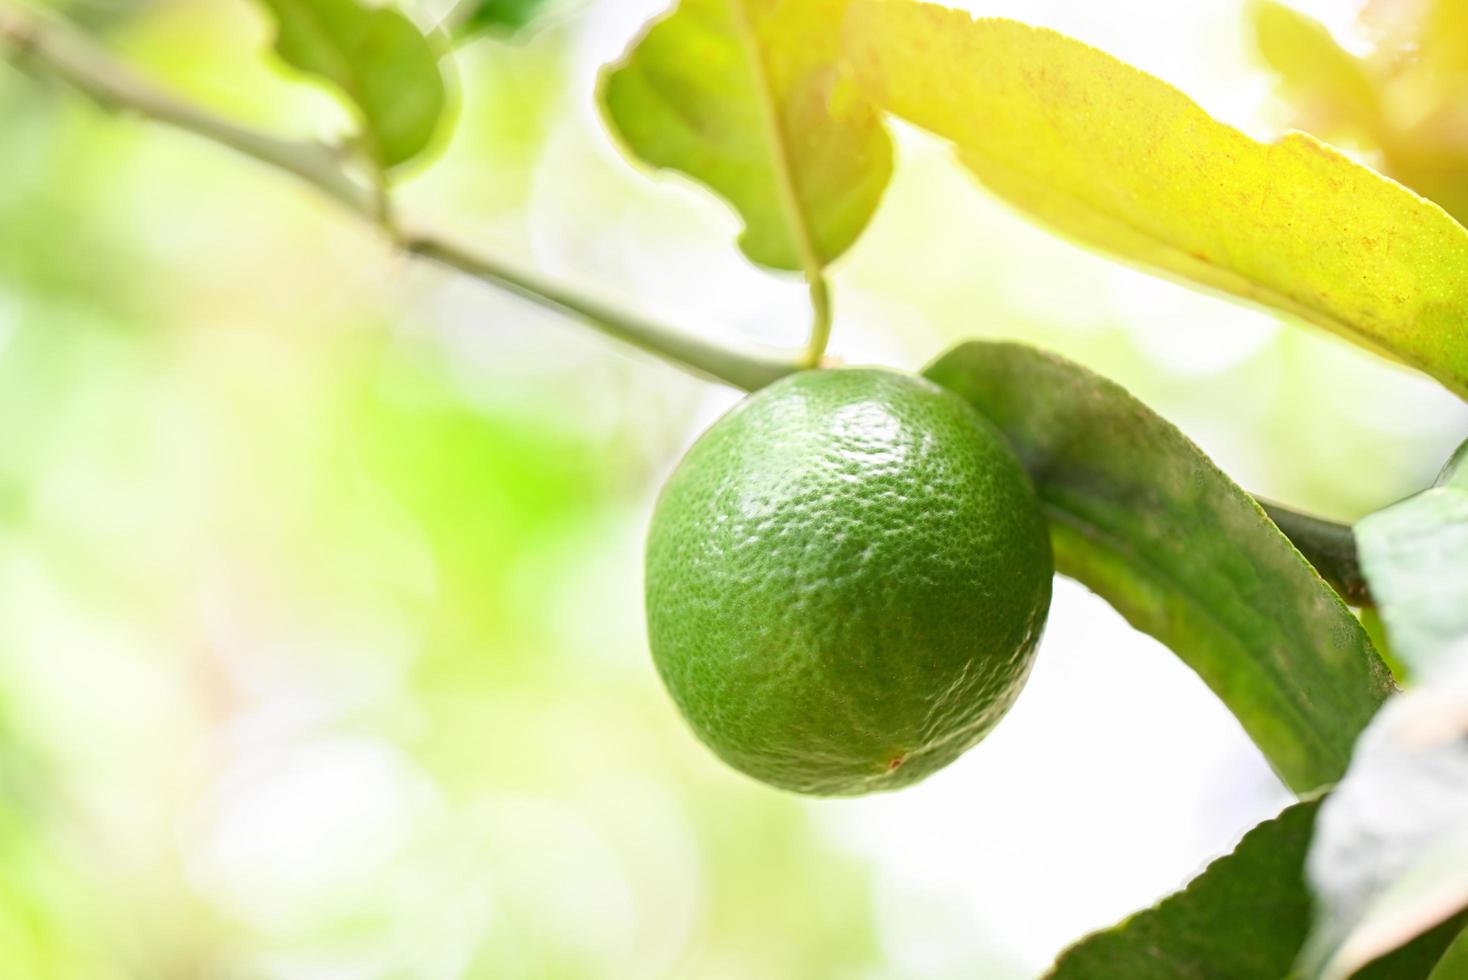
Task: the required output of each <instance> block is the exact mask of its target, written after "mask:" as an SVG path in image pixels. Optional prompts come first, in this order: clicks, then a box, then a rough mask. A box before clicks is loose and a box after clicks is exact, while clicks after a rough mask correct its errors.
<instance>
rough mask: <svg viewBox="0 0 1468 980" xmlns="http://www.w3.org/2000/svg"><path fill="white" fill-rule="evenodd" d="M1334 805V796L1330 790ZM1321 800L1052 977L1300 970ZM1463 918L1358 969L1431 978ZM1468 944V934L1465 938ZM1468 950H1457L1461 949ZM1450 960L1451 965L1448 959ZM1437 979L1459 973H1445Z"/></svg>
mask: <svg viewBox="0 0 1468 980" xmlns="http://www.w3.org/2000/svg"><path fill="white" fill-rule="evenodd" d="M1326 803H1327V805H1328V803H1329V798H1327V799H1326ZM1320 806H1321V803H1320V801H1319V800H1311V801H1308V802H1305V803H1296V804H1295V805H1294V806H1292V807H1289V808H1288V809H1286V810H1285V811H1284V812H1283V813H1281V814H1280V815H1279V816H1277V817H1275V818H1274V819H1273V820H1267V821H1265V822H1264V823H1261V824H1260V825H1259V826H1257V827H1255V828H1254V829H1253V830H1251V831H1249V832H1248V833H1247V834H1245V835H1244V839H1243V840H1241V841H1240V842H1239V845H1238V847H1236V848H1235V849H1234V851H1233V853H1232V854H1229V855H1227V856H1225V857H1221V858H1219V859H1218V860H1216V861H1214V862H1213V863H1212V864H1210V865H1209V866H1208V867H1207V868H1206V869H1204V871H1203V873H1202V874H1200V875H1198V877H1196V878H1194V879H1193V880H1192V881H1191V882H1189V883H1188V886H1187V887H1186V888H1184V889H1183V890H1182V891H1179V892H1177V893H1175V894H1173V895H1170V896H1168V897H1167V898H1165V899H1163V900H1162V901H1161V902H1159V903H1158V904H1156V905H1154V906H1153V907H1152V908H1150V909H1146V910H1144V911H1142V912H1138V913H1137V914H1136V915H1133V916H1131V917H1129V918H1127V919H1126V920H1124V921H1122V922H1121V923H1119V924H1117V925H1115V926H1112V927H1111V928H1110V929H1104V930H1102V931H1100V932H1097V933H1093V934H1092V935H1090V936H1087V937H1086V938H1085V939H1082V940H1081V941H1080V942H1078V943H1076V944H1075V945H1074V946H1072V947H1070V949H1068V950H1066V951H1065V952H1064V953H1062V954H1061V955H1060V958H1059V959H1058V960H1057V961H1056V963H1055V966H1054V967H1053V968H1052V970H1051V972H1050V973H1049V974H1047V975H1046V980H1121V978H1125V980H1281V978H1284V977H1294V976H1297V975H1298V974H1297V973H1295V964H1296V962H1297V958H1298V956H1299V953H1300V949H1301V947H1302V946H1303V945H1304V943H1305V941H1306V939H1307V937H1308V936H1309V933H1310V925H1311V918H1312V907H1313V899H1312V897H1311V894H1310V889H1309V886H1308V884H1307V882H1306V878H1305V862H1306V859H1307V854H1308V851H1309V847H1310V841H1311V837H1312V835H1313V833H1314V828H1315V827H1316V826H1317V824H1318V814H1319V809H1320ZM1461 928H1462V923H1461V922H1460V921H1458V920H1457V919H1453V920H1450V921H1448V922H1445V923H1444V924H1443V925H1442V926H1440V927H1438V928H1436V929H1434V930H1431V931H1430V932H1428V933H1426V934H1424V935H1422V936H1420V937H1418V938H1417V939H1416V940H1414V941H1413V942H1411V943H1409V944H1407V945H1406V946H1404V947H1402V948H1401V949H1398V950H1396V951H1394V952H1393V953H1391V954H1390V955H1388V956H1385V957H1383V958H1382V959H1379V960H1375V961H1373V962H1371V963H1370V964H1369V965H1367V966H1365V967H1364V968H1363V969H1360V970H1359V972H1357V973H1355V974H1353V976H1354V977H1355V978H1356V980H1423V978H1425V977H1427V975H1428V973H1429V972H1431V971H1432V970H1433V966H1434V964H1437V963H1438V961H1439V959H1442V960H1443V962H1444V963H1447V961H1448V959H1449V958H1451V957H1452V956H1453V951H1450V952H1449V954H1448V956H1447V957H1444V956H1443V950H1444V948H1445V947H1447V946H1448V944H1449V943H1450V942H1451V941H1452V940H1453V938H1454V937H1455V936H1456V935H1457V934H1458V932H1459V930H1461ZM1458 945H1459V946H1464V947H1468V943H1459V944H1458ZM1464 953H1468V949H1463V950H1458V951H1457V954H1458V955H1459V956H1462V955H1463V954H1464ZM1448 966H1449V967H1450V966H1451V964H1449V965H1448ZM1444 969H1445V967H1444V966H1443V965H1439V966H1438V970H1437V972H1434V973H1433V974H1432V976H1433V980H1460V978H1461V977H1465V976H1468V972H1465V973H1461V974H1459V973H1450V972H1443V971H1444Z"/></svg>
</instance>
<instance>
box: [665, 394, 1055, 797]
mask: <svg viewBox="0 0 1468 980" xmlns="http://www.w3.org/2000/svg"><path fill="white" fill-rule="evenodd" d="M646 572H647V575H646V589H647V596H646V598H647V614H648V634H649V640H650V644H651V647H652V653H653V658H654V660H655V662H656V664H657V668H658V672H659V674H661V676H662V678H663V681H664V683H665V684H666V685H667V688H668V690H669V692H670V693H671V694H672V696H673V700H674V701H675V702H676V703H677V705H678V707H679V709H680V710H681V711H682V713H683V715H684V717H686V718H687V720H688V722H689V723H690V724H691V725H692V727H693V730H694V732H695V733H696V734H697V735H698V737H699V738H700V739H702V740H703V741H704V742H705V743H706V744H707V745H708V746H709V747H710V748H712V749H713V750H714V752H716V753H717V754H718V755H719V756H720V757H721V758H722V759H723V760H724V761H725V762H727V763H729V764H730V765H731V766H733V767H734V768H736V769H738V770H740V771H742V772H744V773H747V774H748V775H750V776H753V777H755V778H756V779H759V780H762V781H764V782H766V783H769V784H771V785H774V786H778V787H781V788H783V789H787V790H793V791H796V792H801V793H812V794H818V795H828V796H829V795H856V794H860V793H868V792H872V791H876V790H888V789H895V788H897V787H900V786H905V785H908V784H910V783H913V782H916V781H917V780H919V779H922V778H923V777H924V776H926V775H928V774H929V773H932V772H935V771H936V770H938V769H940V768H942V767H943V766H945V765H947V764H948V763H949V762H951V761H953V760H954V759H955V758H957V757H958V756H959V755H961V754H962V753H963V752H964V751H965V750H966V749H968V748H969V747H970V746H972V745H973V744H974V743H975V742H977V741H979V739H981V738H982V737H983V736H984V735H985V734H986V733H987V732H988V731H989V730H990V729H991V728H992V727H993V726H994V724H995V723H996V722H997V721H998V720H999V718H1000V717H1001V716H1002V715H1003V714H1004V713H1005V711H1007V710H1008V709H1009V706H1010V705H1011V704H1012V703H1013V702H1014V699H1015V697H1016V696H1017V695H1018V693H1019V690H1020V688H1021V687H1022V686H1023V685H1024V681H1025V678H1026V676H1027V675H1028V673H1029V670H1030V666H1031V664H1032V662H1033V659H1034V652H1035V646H1036V644H1037V643H1038V641H1039V637H1040V633H1041V630H1042V628H1043V626H1044V623H1045V616H1046V614H1047V612H1048V611H1049V607H1050V589H1051V582H1052V578H1053V574H1054V563H1053V558H1052V556H1051V551H1050V539H1049V536H1048V532H1047V529H1046V525H1045V521H1044V518H1043V516H1042V515H1041V512H1040V506H1039V502H1038V500H1037V499H1036V496H1035V493H1034V490H1033V488H1032V486H1031V484H1030V482H1029V479H1028V477H1027V476H1026V474H1025V472H1024V470H1023V469H1022V468H1021V466H1020V463H1019V461H1018V460H1017V459H1016V458H1015V456H1014V454H1013V453H1012V452H1011V451H1010V449H1009V447H1008V445H1007V444H1006V443H1005V441H1004V439H1003V437H1002V436H1001V435H1000V434H999V432H998V431H997V430H996V429H995V428H994V427H993V426H992V425H991V424H990V423H989V422H988V421H987V420H985V419H984V418H983V417H982V416H981V415H979V413H978V412H977V411H975V410H974V409H973V408H972V407H971V406H969V404H968V403H966V402H965V401H963V400H962V399H961V398H959V397H958V396H957V395H955V394H953V393H952V392H950V391H948V390H947V389H944V388H941V387H939V386H937V385H935V384H933V383H931V382H929V381H927V380H925V379H922V378H919V377H916V376H914V375H910V374H902V373H897V372H894V371H886V370H868V369H844V370H830V371H807V372H802V373H799V374H794V375H790V376H788V377H786V378H783V379H781V380H780V381H777V382H775V383H774V384H772V385H770V386H768V387H766V388H763V389H761V390H760V391H758V392H756V393H755V394H753V395H751V396H750V397H748V398H746V399H745V400H744V401H743V402H741V403H740V404H739V405H737V406H736V407H735V408H734V409H733V410H732V411H730V412H729V413H728V414H727V415H725V416H724V417H723V418H721V419H720V420H719V421H718V422H716V423H715V424H714V425H713V426H712V427H711V428H710V429H709V430H708V431H707V432H705V433H704V434H703V436H702V437H700V438H699V440H698V441H697V442H696V443H695V444H694V445H693V447H692V448H691V449H690V450H689V451H688V453H687V455H686V456H684V458H683V460H682V461H681V462H680V463H679V465H678V468H677V469H676V471H675V472H674V473H673V475H672V477H671V478H670V479H669V480H668V483H667V485H666V486H665V487H664V488H663V492H662V495H661V497H660V498H659V500H658V503H657V507H656V509H655V511H654V514H653V518H652V525H651V529H650V531H649V534H648V542H647V569H646Z"/></svg>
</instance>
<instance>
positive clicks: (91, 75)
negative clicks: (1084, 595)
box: [0, 7, 1371, 605]
mask: <svg viewBox="0 0 1468 980" xmlns="http://www.w3.org/2000/svg"><path fill="white" fill-rule="evenodd" d="M0 49H3V51H0V53H3V54H4V55H5V57H6V58H7V59H8V60H10V61H11V62H13V63H14V64H15V65H16V66H17V67H19V68H21V69H22V70H24V71H27V72H28V73H30V74H32V75H36V76H38V77H50V78H54V79H57V80H59V81H62V82H65V83H66V84H67V85H70V86H71V87H72V88H74V89H76V90H77V91H78V92H81V93H82V94H84V95H86V96H88V97H89V98H91V99H92V100H93V101H94V102H96V103H97V104H98V105H100V106H102V107H104V108H107V109H112V110H115V111H121V112H132V113H136V114H137V115H139V116H142V117H144V118H147V119H151V120H153V121H155V122H160V123H163V124H165V125H168V126H172V127H174V128H175V129H180V130H184V131H186V132H190V133H193V134H195V135H197V136H200V137H203V138H204V139H208V140H212V141H213V142H215V143H219V144H221V145H223V146H227V147H229V148H230V149H232V150H235V151H236V152H238V153H241V154H243V155H244V156H247V157H250V158H252V159H254V160H257V161H259V162H261V163H265V164H268V165H269V166H272V167H275V168H276V169H278V170H282V171H285V172H286V173H289V174H293V175H294V176H296V177H298V178H300V179H301V180H303V181H305V182H306V183H307V184H310V185H311V186H312V187H315V188H316V189H317V190H318V191H320V192H321V193H322V194H324V195H326V196H327V197H329V198H331V199H332V200H334V201H336V202H337V203H338V204H340V205H342V206H343V207H344V208H346V209H347V210H348V211H349V212H351V213H352V214H355V215H356V216H357V217H359V218H361V219H363V220H365V221H367V222H369V223H371V224H373V225H375V226H377V227H379V228H381V227H382V226H381V224H380V223H379V221H378V206H379V205H378V199H377V194H376V192H375V191H374V190H373V188H372V187H370V186H368V185H367V184H364V183H362V182H360V181H358V180H355V179H353V177H352V176H351V174H350V173H348V171H347V170H346V169H345V168H344V167H343V165H342V161H341V159H340V156H339V154H338V153H337V152H336V151H335V150H334V149H332V148H331V147H329V146H326V145H325V144H322V143H318V142H314V141H298V140H286V139H281V138H279V137H276V136H273V135H271V134H268V133H262V132H259V131H257V130H254V129H250V128H248V127H245V126H241V125H239V124H237V123H235V122H232V121H230V120H227V119H223V118H221V117H219V116H217V115H215V114H213V113H211V112H209V111H208V110H206V109H204V108H202V107H200V106H196V105H194V104H192V103H189V102H186V101H184V100H182V99H180V98H178V97H176V96H174V95H172V94H170V93H168V92H165V91H163V90H162V89H160V88H158V87H156V86H154V85H153V84H152V83H151V82H149V81H147V80H146V79H144V78H143V77H142V76H140V75H138V74H137V73H135V72H133V71H131V70H129V69H128V68H126V67H124V66H122V65H120V64H118V63H117V62H116V61H114V60H113V59H112V57H111V56H110V55H109V54H108V53H107V52H106V51H105V50H104V49H102V48H101V47H100V46H98V45H97V44H95V43H94V42H92V41H91V40H89V39H87V38H86V37H84V36H82V35H81V34H79V33H78V32H76V31H75V30H73V29H71V28H69V27H67V26H66V25H64V24H62V23H59V22H57V21H54V20H42V19H41V18H40V17H39V16H37V15H35V14H32V13H28V12H25V11H21V10H18V9H15V8H9V7H5V8H0ZM403 224H404V225H405V226H406V227H409V228H411V227H412V222H403ZM383 231H384V232H385V233H387V234H389V235H390V236H392V237H394V240H395V241H396V242H397V244H399V245H400V246H401V247H403V248H404V249H406V250H407V251H408V252H410V253H411V254H414V255H418V256H421V257H423V258H426V259H430V260H432V261H434V262H438V263H440V264H443V265H447V266H450V267H452V268H454V269H457V270H459V271H460V272H463V273H465V274H467V275H470V276H473V277H474V278H476V279H480V280H482V281H484V282H486V283H489V284H491V285H494V286H497V287H499V288H501V289H504V290H507V291H509V292H512V293H514V294H515V295H517V296H520V297H522V298H524V299H527V300H529V301H530V302H533V303H536V304H538V305H540V306H543V307H545V308H547V309H551V310H555V311H557V312H559V313H562V314H565V315H568V316H571V317H574V318H575V319H578V320H580V321H582V322H583V323H586V324H587V325H589V326H591V327H593V328H595V329H597V330H599V331H601V332H602V333H604V334H607V335H608V336H611V337H615V338H616V339H618V340H621V341H623V342H625V343H628V344H632V345H634V346H637V347H640V348H642V349H643V350H645V351H648V352H650V353H652V354H655V355H657V356H658V357H661V358H663V359H664V360H666V361H669V362H670V363H672V364H674V365H676V366H678V367H680V368H683V369H684V370H687V371H692V372H694V373H696V374H698V375H701V376H704V377H707V378H711V379H714V380H716V381H721V382H724V383H725V384H729V385H732V386H734V387H736V388H740V389H743V390H746V391H753V390H755V389H758V388H762V387H764V386H765V385H767V384H769V383H770V382H772V381H774V380H776V379H778V378H781V377H783V376H784V375H787V374H791V373H793V372H794V371H797V370H799V369H800V368H801V367H802V366H804V365H803V364H802V363H801V358H800V356H799V355H797V354H789V353H782V352H777V351H771V350H765V349H759V348H755V347H753V346H750V347H742V348H741V347H733V346H729V345H725V344H717V343H714V342H713V341H710V340H708V339H706V338H704V337H702V336H700V335H699V334H697V333H694V332H691V331H683V330H677V329H674V328H672V327H668V326H664V325H661V324H657V323H652V322H650V321H647V320H643V319H641V318H639V317H635V316H632V315H629V314H626V313H623V312H620V311H618V310H615V309H613V308H611V307H610V306H607V305H605V304H603V303H600V302H598V301H596V300H594V299H591V298H588V297H586V296H581V295H578V294H576V293H575V292H573V291H572V290H569V289H566V288H564V287H561V286H557V285H555V284H552V283H549V282H545V281H542V280H541V279H539V278H538V277H536V276H534V275H532V274H529V273H526V272H523V271H520V270H517V269H514V268H511V267H510V266H508V265H505V264H503V263H501V262H499V261H497V260H496V259H494V258H492V257H491V256H488V255H485V254H482V253H480V252H477V251H475V250H473V249H471V248H470V247H468V246H466V245H462V244H457V243H452V242H449V241H446V240H444V239H442V238H440V237H437V236H434V235H429V234H415V233H413V232H405V233H402V234H401V235H394V233H393V232H391V231H390V230H389V229H385V228H384V229H383ZM823 287H824V282H823V281H820V280H817V281H815V282H813V283H812V289H813V294H812V295H813V300H814V302H815V304H816V309H817V324H818V326H817V334H816V335H815V336H813V337H812V345H811V352H818V351H820V350H821V349H823V348H824V346H825V336H824V331H823V330H822V328H821V327H820V324H821V322H822V311H823V307H824V304H823V302H822V300H823V299H824V297H823V295H820V292H821V290H822V289H823ZM826 309H828V308H826ZM826 320H827V322H828V320H829V315H828V313H827V314H826ZM1264 507H1265V509H1266V510H1267V511H1268V513H1269V516H1270V517H1271V518H1272V519H1273V520H1274V522H1275V524H1277V525H1278V526H1279V528H1280V530H1281V531H1283V532H1284V533H1285V535H1286V536H1287V537H1289V538H1290V540H1291V541H1293V542H1294V544H1295V546H1296V547H1297V548H1299V550H1300V552H1301V554H1303V555H1304V556H1305V558H1306V559H1308V560H1309V561H1310V562H1311V563H1312V564H1314V565H1315V567H1316V568H1317V569H1319V571H1320V573H1321V576H1322V577H1323V578H1325V580H1326V581H1327V582H1329V583H1330V584H1331V585H1332V586H1333V587H1335V588H1336V590H1337V591H1339V592H1340V593H1341V595H1342V596H1343V597H1345V599H1346V600H1347V601H1348V602H1351V603H1353V604H1355V605H1367V604H1370V601H1371V600H1370V594H1369V593H1368V591H1367V588H1366V582H1365V580H1364V579H1363V578H1362V575H1361V569H1360V566H1359V564H1358V563H1357V560H1356V543H1355V538H1354V537H1353V536H1352V533H1351V529H1350V528H1349V527H1346V526H1344V525H1340V524H1333V523H1331V522H1329V521H1322V520H1319V519H1318V518H1313V517H1308V516H1306V515H1303V514H1298V513H1296V512H1294V511H1291V510H1288V509H1287V508H1284V507H1281V506H1279V505H1277V504H1273V503H1265V504H1264Z"/></svg>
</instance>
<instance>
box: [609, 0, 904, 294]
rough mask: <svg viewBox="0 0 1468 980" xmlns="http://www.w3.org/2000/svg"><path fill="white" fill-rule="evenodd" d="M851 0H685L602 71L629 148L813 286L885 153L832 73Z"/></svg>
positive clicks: (873, 188)
mask: <svg viewBox="0 0 1468 980" xmlns="http://www.w3.org/2000/svg"><path fill="white" fill-rule="evenodd" d="M845 8H846V0H681V2H680V3H679V4H678V5H677V6H676V8H675V9H674V10H673V11H672V12H671V13H669V14H668V15H666V16H665V17H663V18H662V19H661V20H659V21H657V22H656V23H654V24H653V25H652V26H651V28H649V30H648V31H647V32H646V33H645V34H644V35H643V36H642V37H641V38H640V39H639V40H638V41H637V43H636V44H635V45H634V46H633V48H632V50H631V51H629V52H628V53H627V55H626V57H625V58H624V59H623V60H622V61H621V62H620V63H618V64H616V65H613V66H611V67H610V68H609V69H608V71H607V72H606V74H605V75H604V77H603V83H602V91H601V101H602V105H603V107H604V109H605V110H606V114H607V116H608V119H609V120H610V122H611V124H612V126H613V128H614V129H615V130H616V131H617V133H618V134H619V135H620V136H621V138H622V140H623V141H624V142H625V144H626V146H627V148H628V149H629V150H630V151H631V152H632V153H633V154H635V155H636V156H638V157H639V158H641V159H642V160H644V161H645V162H647V163H649V164H652V165H653V166H655V167H665V168H668V169H671V170H676V171H679V172H681V173H684V174H686V175H688V176H690V177H692V178H694V179H695V180H697V181H699V182H701V183H703V184H706V185H707V186H709V187H711V188H712V189H713V190H715V191H717V192H718V193H719V194H720V195H722V196H723V197H724V198H725V199H727V200H728V201H729V202H730V203H731V204H733V205H734V207H735V208H736V209H737V210H738V211H739V213H740V215H741V216H742V217H743V218H744V221H745V231H744V235H743V236H742V237H741V239H740V246H741V247H742V248H743V249H744V252H745V254H746V255H748V256H749V257H750V258H751V259H752V260H754V261H755V262H758V263H760V264H762V265H766V266H771V267H773V268H778V269H795V270H803V271H804V272H805V273H806V275H807V276H808V277H810V278H812V280H814V279H815V278H816V277H817V276H818V275H819V272H820V269H821V268H822V267H823V266H824V265H825V264H827V263H829V262H830V261H832V260H833V259H835V258H836V257H837V256H839V255H840V254H841V253H842V252H844V251H845V250H846V249H847V248H848V247H850V245H851V243H852V242H853V241H855V240H856V237H857V236H858V235H859V234H860V233H861V231H862V229H863V228H864V227H865V226H866V224H867V222H868V220H869V219H870V218H871V215H872V212H873V211H874V210H875V209H876V206H877V202H878V200H879V199H880V198H881V195H882V191H883V190H884V189H885V187H886V185H887V180H888V177H889V176H890V174H891V169H892V149H891V145H890V142H889V139H888V136H887V132H886V129H885V128H884V127H883V124H882V120H881V118H880V116H879V114H878V113H877V112H876V110H875V109H873V108H872V107H871V105H869V104H868V103H867V102H866V101H865V100H864V99H862V98H860V96H859V93H857V92H856V91H855V89H854V88H853V87H852V85H851V83H850V81H849V80H847V79H844V78H843V77H842V76H841V74H840V72H839V71H838V70H837V66H836V62H837V60H838V56H839V54H840V26H841V21H842V17H843V16H844V14H845Z"/></svg>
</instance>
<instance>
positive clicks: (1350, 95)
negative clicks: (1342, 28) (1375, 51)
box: [1253, 0, 1382, 135]
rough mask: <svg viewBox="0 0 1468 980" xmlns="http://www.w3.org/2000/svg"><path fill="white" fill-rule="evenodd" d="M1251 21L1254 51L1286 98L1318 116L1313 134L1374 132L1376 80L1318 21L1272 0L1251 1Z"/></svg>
mask: <svg viewBox="0 0 1468 980" xmlns="http://www.w3.org/2000/svg"><path fill="white" fill-rule="evenodd" d="M1253 19H1254V36H1255V39H1256V41H1257V42H1258V45H1259V53H1260V55H1261V56H1263V58H1264V60H1265V62H1267V63H1268V64H1269V67H1270V68H1272V69H1274V71H1275V73H1276V74H1278V75H1279V77H1280V81H1281V82H1282V83H1283V85H1284V88H1285V89H1286V91H1287V92H1288V94H1289V95H1290V97H1291V98H1293V99H1294V100H1296V101H1298V102H1301V103H1304V104H1306V105H1307V106H1309V107H1310V110H1311V114H1312V115H1313V116H1317V117H1321V118H1319V120H1318V123H1317V126H1318V127H1319V128H1316V129H1315V132H1320V130H1321V129H1324V130H1326V131H1329V130H1333V129H1336V128H1339V127H1341V126H1348V127H1353V128H1355V129H1357V130H1359V131H1361V132H1363V133H1365V134H1367V135H1375V134H1377V133H1378V131H1379V130H1380V129H1381V126H1382V114H1381V104H1380V97H1379V96H1378V94H1377V91H1376V82H1375V80H1374V79H1373V78H1372V77H1371V74H1370V72H1368V71H1367V68H1366V65H1365V63H1364V62H1362V61H1361V59H1360V58H1357V57H1356V56H1355V55H1353V54H1351V53H1350V52H1349V51H1347V50H1346V49H1345V48H1343V47H1341V46H1340V45H1339V44H1338V43H1336V40H1335V38H1334V37H1332V36H1331V33H1330V31H1329V30H1328V29H1327V28H1326V26H1325V25H1324V24H1322V23H1320V22H1319V21H1317V20H1312V19H1311V18H1309V17H1306V16H1305V15H1304V14H1302V13H1300V12H1299V11H1297V10H1295V9H1294V8H1293V7H1289V6H1286V5H1285V4H1282V3H1277V2H1275V0H1256V2H1255V5H1254V8H1253ZM1321 135H1325V134H1324V133H1321Z"/></svg>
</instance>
